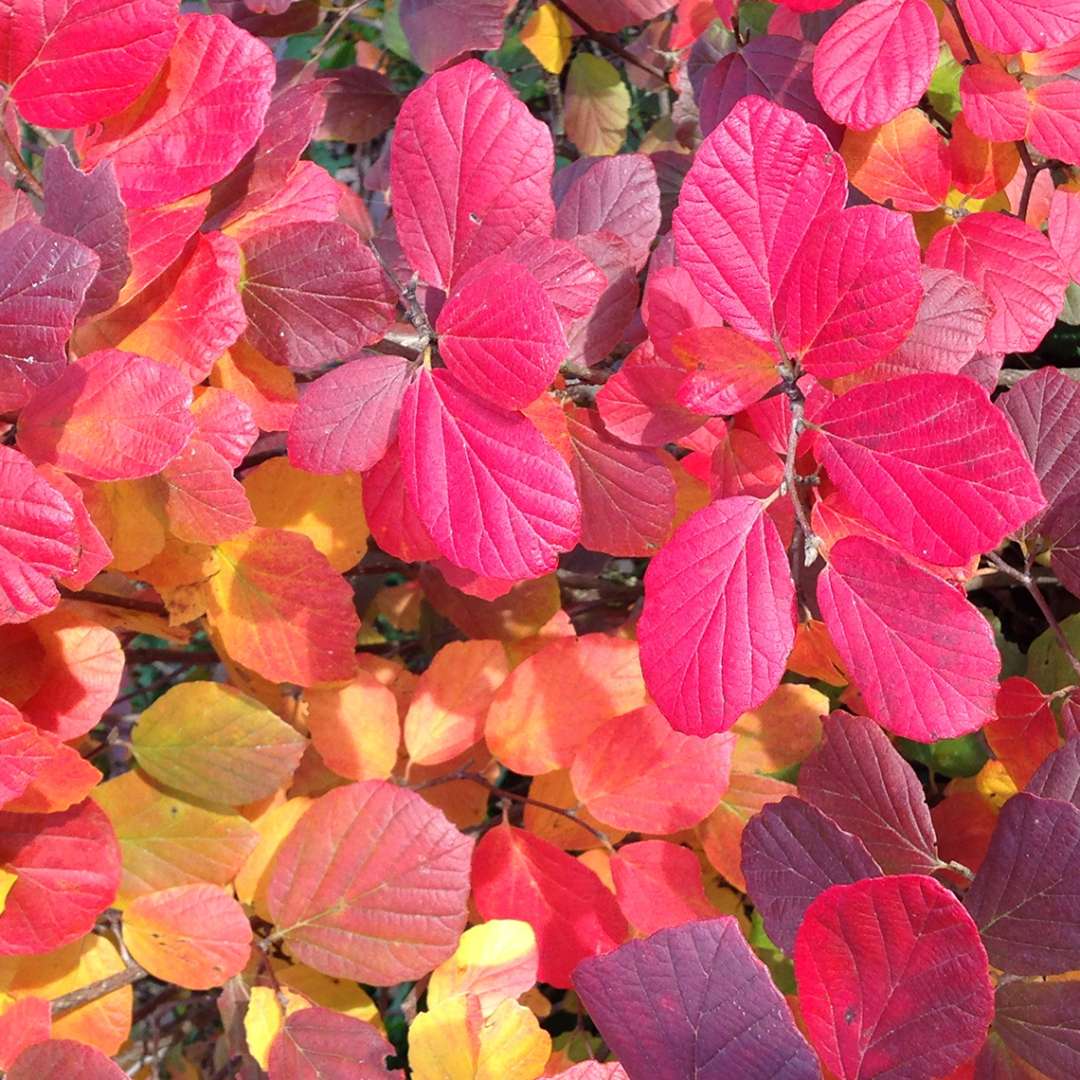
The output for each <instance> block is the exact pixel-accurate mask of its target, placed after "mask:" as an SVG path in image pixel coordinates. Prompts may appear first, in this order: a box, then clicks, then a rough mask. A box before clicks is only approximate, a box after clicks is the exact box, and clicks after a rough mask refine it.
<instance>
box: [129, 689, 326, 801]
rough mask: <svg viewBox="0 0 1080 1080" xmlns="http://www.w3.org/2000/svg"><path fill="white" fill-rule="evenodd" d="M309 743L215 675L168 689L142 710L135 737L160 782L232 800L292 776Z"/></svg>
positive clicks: (270, 789)
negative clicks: (218, 681) (205, 680)
mask: <svg viewBox="0 0 1080 1080" xmlns="http://www.w3.org/2000/svg"><path fill="white" fill-rule="evenodd" d="M306 745H307V744H306V742H305V741H304V738H303V736H301V735H300V734H299V733H298V732H297V731H295V730H294V729H293V728H291V727H290V726H289V725H288V724H286V723H285V721H284V720H281V719H279V717H278V716H277V715H276V714H274V713H272V712H271V711H270V710H269V709H268V708H266V707H265V706H264V705H261V704H260V703H259V702H257V701H255V700H254V699H252V698H249V697H245V696H244V695H243V694H241V693H240V692H239V691H238V690H236V689H234V688H233V687H231V686H225V685H224V684H222V683H213V682H187V683H181V684H179V685H178V686H174V687H172V688H171V689H170V690H168V691H166V692H165V693H164V694H162V696H161V697H159V698H158V699H157V700H156V701H155V702H154V703H153V705H151V706H150V708H149V709H147V710H146V711H145V712H144V713H143V714H142V715H141V716H140V717H139V719H138V722H137V723H136V725H135V730H134V732H133V733H132V737H131V747H132V750H133V751H134V753H135V759H136V761H138V763H139V765H140V766H141V767H142V768H143V769H145V770H146V772H148V773H149V774H150V775H151V776H152V777H153V778H154V779H155V780H157V781H158V783H161V784H164V785H166V786H167V787H171V788H174V789H175V790H177V791H182V792H184V793H185V794H187V795H193V796H194V797H195V798H196V799H204V800H206V801H207V802H218V803H225V804H226V805H229V806H240V805H243V804H244V803H250V802H255V801H256V800H257V799H262V798H265V797H266V796H267V795H272V794H273V793H274V792H275V791H276V790H277V789H278V788H279V787H283V786H284V785H285V784H287V783H288V781H289V780H290V779H291V778H292V774H293V773H294V772H295V771H296V767H297V765H299V763H300V755H301V754H302V753H303V751H304V747H305V746H306Z"/></svg>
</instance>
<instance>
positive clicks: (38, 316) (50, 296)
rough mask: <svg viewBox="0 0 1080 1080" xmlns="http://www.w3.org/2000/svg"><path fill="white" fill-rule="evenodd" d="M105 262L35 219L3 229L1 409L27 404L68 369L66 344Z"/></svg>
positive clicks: (0, 240)
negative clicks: (35, 392)
mask: <svg viewBox="0 0 1080 1080" xmlns="http://www.w3.org/2000/svg"><path fill="white" fill-rule="evenodd" d="M100 265H101V263H100V260H99V259H98V257H97V255H95V254H94V252H92V251H91V250H90V249H89V248H88V247H86V246H85V245H84V244H80V243H79V242H78V241H76V240H71V239H69V238H68V237H65V236H60V235H59V234H57V233H54V232H50V231H49V230H48V229H44V228H42V227H41V226H40V225H38V224H37V223H36V222H34V221H20V222H17V223H16V224H15V225H12V226H11V228H9V229H5V230H4V231H3V232H0V266H3V268H4V275H3V281H2V283H0V327H2V328H3V329H2V331H0V410H2V411H3V412H13V411H15V410H16V409H20V408H22V406H23V405H25V404H26V403H27V402H28V401H29V400H30V398H31V397H32V396H33V394H34V391H35V390H38V389H40V388H41V387H43V386H47V385H48V384H49V383H50V382H52V380H53V379H55V378H56V377H57V376H58V375H59V374H60V373H61V372H62V371H63V370H64V366H65V364H66V363H67V352H66V350H65V348H64V346H65V344H66V343H67V339H68V338H69V337H70V336H71V328H72V327H73V326H74V325H75V316H76V315H77V314H78V313H79V310H80V308H81V307H82V305H83V298H84V297H85V296H86V291H87V289H88V288H89V287H90V283H91V282H92V281H93V280H94V277H95V275H96V274H97V272H98V267H99V266H100Z"/></svg>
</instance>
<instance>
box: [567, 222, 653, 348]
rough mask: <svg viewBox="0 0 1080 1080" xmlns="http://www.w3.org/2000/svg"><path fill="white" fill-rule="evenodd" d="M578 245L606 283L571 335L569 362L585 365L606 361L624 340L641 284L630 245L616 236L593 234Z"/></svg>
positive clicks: (575, 241) (575, 325) (572, 329)
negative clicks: (588, 311) (635, 269)
mask: <svg viewBox="0 0 1080 1080" xmlns="http://www.w3.org/2000/svg"><path fill="white" fill-rule="evenodd" d="M574 245H575V246H576V247H577V248H578V249H579V251H580V252H581V253H582V254H583V255H584V256H585V257H586V258H588V259H589V261H590V262H591V263H593V264H594V265H595V266H596V267H598V268H599V270H600V271H601V272H602V274H603V276H604V279H605V281H606V284H605V286H604V288H603V291H602V292H601V294H600V296H599V298H598V299H597V301H596V304H595V306H594V308H593V310H592V311H591V312H590V313H589V317H588V318H587V319H583V320H581V321H580V322H578V323H575V324H574V325H573V326H572V327H571V328H570V330H569V332H568V333H567V337H568V339H569V342H570V354H569V359H570V360H571V361H576V362H579V363H583V364H586V365H588V364H596V363H599V362H600V361H601V360H603V359H604V358H605V357H606V356H607V355H608V353H610V352H611V350H612V349H613V348H615V346H616V345H618V344H619V342H621V341H622V339H623V334H624V333H625V332H626V328H627V327H628V326H629V325H630V322H631V320H632V319H633V318H634V315H635V313H636V311H637V303H638V291H639V290H638V282H637V274H636V273H635V271H634V267H633V258H632V255H631V252H630V246H629V244H627V242H626V241H625V240H623V239H622V238H621V237H619V236H616V235H615V234H614V233H610V232H603V233H589V234H588V235H586V236H577V237H575V238H574Z"/></svg>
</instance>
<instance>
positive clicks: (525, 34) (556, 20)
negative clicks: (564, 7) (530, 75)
mask: <svg viewBox="0 0 1080 1080" xmlns="http://www.w3.org/2000/svg"><path fill="white" fill-rule="evenodd" d="M573 40H574V28H573V25H572V24H571V22H570V20H569V19H568V18H567V17H566V16H565V15H564V14H563V13H562V12H561V11H560V10H559V9H558V8H557V7H556V6H555V5H554V4H541V5H540V6H539V7H538V8H537V9H536V11H534V12H533V14H532V17H531V18H530V19H529V21H528V22H527V23H526V24H525V26H524V28H523V29H522V31H521V44H522V45H524V46H525V48H526V49H528V50H529V52H531V53H532V54H533V56H535V57H536V59H537V61H538V63H539V64H540V66H541V67H542V68H543V69H544V70H545V71H550V72H551V74H552V75H558V74H559V72H560V71H562V69H563V68H564V67H565V66H566V61H567V60H569V59H570V47H571V45H572V44H573Z"/></svg>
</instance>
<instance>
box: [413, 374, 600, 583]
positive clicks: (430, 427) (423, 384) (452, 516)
mask: <svg viewBox="0 0 1080 1080" xmlns="http://www.w3.org/2000/svg"><path fill="white" fill-rule="evenodd" d="M399 440H400V445H401V459H402V470H403V473H404V477H405V484H406V487H407V490H408V492H409V499H410V501H411V502H412V504H413V506H414V507H415V508H416V512H417V514H418V515H419V517H420V520H421V521H422V522H423V524H424V525H425V527H426V528H427V529H428V531H429V532H430V533H431V536H432V538H433V539H434V541H435V543H436V544H437V545H438V546H439V550H440V551H441V552H442V553H443V554H444V555H445V556H446V558H448V559H449V560H450V561H451V562H453V563H456V564H457V565H458V566H461V567H464V568H465V569H468V570H472V571H473V572H474V573H477V574H481V575H483V576H485V577H497V578H505V579H507V580H510V581H516V580H519V579H522V578H532V577H539V576H540V575H541V574H545V573H547V572H549V571H550V570H553V569H554V568H555V563H556V562H557V561H558V557H559V553H560V552H563V551H568V550H569V549H570V548H572V547H573V546H574V544H575V543H576V542H577V538H578V534H579V532H580V516H581V510H580V506H579V503H578V496H577V492H576V491H575V490H574V481H573V477H572V475H571V473H570V469H569V467H568V466H567V465H566V463H565V462H564V461H563V460H562V458H560V457H559V455H558V454H557V453H556V452H555V451H554V450H553V449H552V448H551V447H550V446H549V445H548V443H547V442H545V441H544V439H543V437H542V436H541V435H540V433H539V432H538V431H537V430H536V429H535V428H534V427H533V426H532V424H531V423H530V422H529V421H528V420H526V419H525V417H523V416H522V415H521V414H520V413H511V412H506V411H504V410H502V409H496V408H494V407H492V406H491V405H487V404H485V403H484V402H482V401H478V400H476V399H475V398H473V397H471V396H470V395H469V394H467V393H466V392H465V391H464V390H463V389H462V388H461V387H460V386H459V385H458V384H457V382H456V381H455V380H454V378H453V376H452V375H451V374H450V373H449V372H447V371H436V372H426V371H425V372H422V373H421V374H420V377H419V378H418V379H416V381H415V382H413V383H411V384H410V385H409V388H408V389H407V390H406V392H405V398H404V401H403V402H402V407H401V424H400V436H399Z"/></svg>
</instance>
